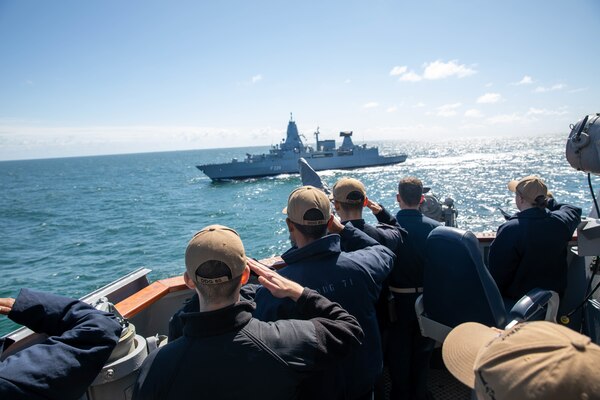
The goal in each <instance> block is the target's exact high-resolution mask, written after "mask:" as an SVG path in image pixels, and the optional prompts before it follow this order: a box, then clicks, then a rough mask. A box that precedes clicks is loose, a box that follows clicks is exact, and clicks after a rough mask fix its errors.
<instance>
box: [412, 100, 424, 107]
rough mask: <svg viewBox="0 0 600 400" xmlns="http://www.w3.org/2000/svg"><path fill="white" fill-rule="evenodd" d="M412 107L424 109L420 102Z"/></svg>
mask: <svg viewBox="0 0 600 400" xmlns="http://www.w3.org/2000/svg"><path fill="white" fill-rule="evenodd" d="M413 107H415V108H421V107H425V103H423V102H422V101H420V102H418V103H417V104H415V105H414V106H413Z"/></svg>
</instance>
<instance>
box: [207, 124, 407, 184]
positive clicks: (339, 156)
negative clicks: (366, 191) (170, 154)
mask: <svg viewBox="0 0 600 400" xmlns="http://www.w3.org/2000/svg"><path fill="white" fill-rule="evenodd" d="M315 137H316V142H317V143H316V144H317V146H316V149H315V148H312V147H310V146H305V145H304V143H303V142H302V139H301V138H300V134H299V133H298V128H297V127H296V122H295V121H294V120H293V118H292V117H291V116H290V121H289V123H288V126H287V136H286V138H285V140H282V141H281V143H280V144H277V145H274V146H272V147H271V149H269V153H267V154H246V158H245V159H244V160H243V161H239V160H238V159H236V158H234V159H233V160H231V162H228V163H221V164H204V165H197V166H196V168H198V169H199V170H200V171H202V172H204V173H205V174H206V175H207V176H208V177H209V178H210V179H212V180H213V181H221V180H235V179H248V178H259V177H263V176H274V175H279V174H296V173H298V160H299V159H300V158H301V157H303V158H304V159H306V160H307V161H308V162H309V163H310V165H311V166H312V167H313V169H314V170H315V171H323V170H327V169H351V168H361V167H373V166H378V165H390V164H398V163H401V162H404V161H405V160H406V155H405V154H401V155H396V156H382V155H379V149H378V148H377V147H367V145H366V144H363V145H355V144H354V143H353V142H352V132H340V137H343V138H344V139H343V142H342V145H341V146H340V147H338V148H336V147H335V146H336V144H335V140H319V130H318V129H317V131H316V132H315Z"/></svg>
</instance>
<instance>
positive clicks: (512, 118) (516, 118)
mask: <svg viewBox="0 0 600 400" xmlns="http://www.w3.org/2000/svg"><path fill="white" fill-rule="evenodd" d="M487 121H488V122H489V123H490V124H512V123H516V122H524V121H525V119H524V118H523V117H521V116H520V115H518V114H516V113H513V114H501V115H496V116H494V117H491V118H488V120H487Z"/></svg>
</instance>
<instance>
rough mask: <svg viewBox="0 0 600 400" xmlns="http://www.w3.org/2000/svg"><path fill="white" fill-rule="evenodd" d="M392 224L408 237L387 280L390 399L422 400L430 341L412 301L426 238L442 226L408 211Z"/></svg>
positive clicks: (418, 288)
mask: <svg viewBox="0 0 600 400" xmlns="http://www.w3.org/2000/svg"><path fill="white" fill-rule="evenodd" d="M396 220H397V221H398V223H399V224H400V226H402V228H404V229H406V230H407V231H408V237H407V238H405V240H404V244H403V246H402V251H401V252H400V254H399V256H398V260H397V262H396V267H395V268H394V270H393V271H392V273H391V274H390V277H389V286H390V290H391V291H392V294H393V295H394V304H395V308H396V321H395V322H394V323H393V324H392V327H391V329H390V340H389V349H388V352H389V358H388V365H389V368H390V376H391V379H392V391H391V394H390V398H391V399H425V398H427V375H428V371H429V360H430V358H431V351H432V349H433V346H434V341H433V340H431V339H429V338H425V337H423V336H421V330H420V328H419V322H418V320H417V315H416V313H415V301H416V299H417V297H419V295H420V293H421V292H422V291H423V269H424V266H425V246H426V243H427V236H429V233H430V232H431V231H432V230H433V229H435V228H436V227H438V226H440V225H442V224H441V223H440V222H438V221H435V220H433V219H431V218H429V217H426V216H424V215H423V214H422V213H421V211H419V210H410V209H405V210H400V211H398V213H397V214H396ZM395 289H396V292H394V290H395ZM398 291H403V292H405V293H398Z"/></svg>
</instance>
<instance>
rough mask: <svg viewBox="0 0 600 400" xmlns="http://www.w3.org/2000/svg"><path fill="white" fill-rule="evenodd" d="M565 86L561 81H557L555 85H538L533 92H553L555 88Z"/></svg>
mask: <svg viewBox="0 0 600 400" xmlns="http://www.w3.org/2000/svg"><path fill="white" fill-rule="evenodd" d="M566 87H567V85H564V84H562V83H557V84H556V85H552V86H550V87H544V86H538V87H536V88H535V90H534V92H535V93H545V92H554V91H556V90H562V89H564V88H566Z"/></svg>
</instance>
